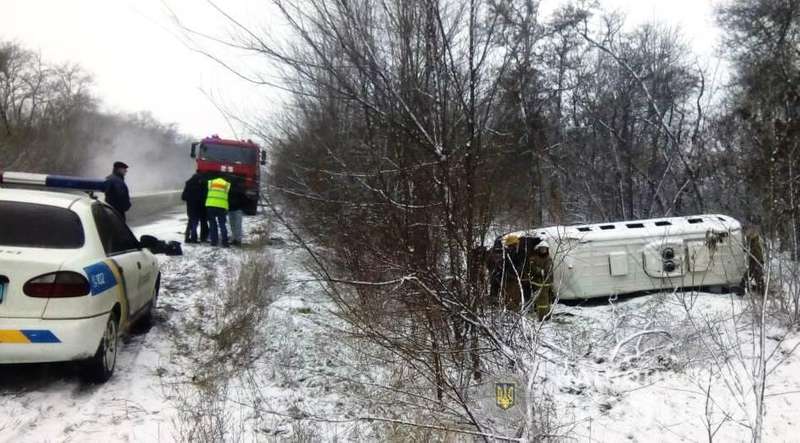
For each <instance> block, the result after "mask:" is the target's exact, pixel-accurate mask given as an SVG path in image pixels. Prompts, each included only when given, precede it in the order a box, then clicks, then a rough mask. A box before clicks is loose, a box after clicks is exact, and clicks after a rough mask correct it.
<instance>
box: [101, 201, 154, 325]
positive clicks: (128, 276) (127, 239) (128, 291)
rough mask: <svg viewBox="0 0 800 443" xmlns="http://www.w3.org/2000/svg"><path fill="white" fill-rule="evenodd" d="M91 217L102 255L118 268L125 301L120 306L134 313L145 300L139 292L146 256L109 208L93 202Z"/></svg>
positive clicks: (129, 314)
mask: <svg viewBox="0 0 800 443" xmlns="http://www.w3.org/2000/svg"><path fill="white" fill-rule="evenodd" d="M92 215H94V220H95V223H96V224H97V232H98V234H99V235H100V240H101V241H102V242H103V248H104V249H105V252H106V256H107V257H108V258H110V259H111V260H113V261H114V263H116V264H117V266H118V267H119V268H120V272H121V274H122V281H123V285H124V288H125V296H126V299H127V302H128V306H126V307H124V308H127V309H126V310H127V315H128V316H131V315H133V314H136V313H137V312H138V311H139V310H140V309H141V308H142V307H143V306H144V304H145V298H146V297H147V296H146V295H145V294H143V292H142V290H141V285H142V282H141V274H142V269H143V268H144V267H145V266H146V265H147V264H148V260H147V256H146V255H145V254H144V253H143V252H142V250H141V249H140V247H139V242H138V241H137V240H136V237H134V236H133V234H132V233H131V231H130V229H128V226H127V225H126V224H125V222H124V221H123V220H122V218H121V217H120V216H119V215H118V214H117V213H116V212H115V211H114V210H113V209H111V208H110V207H108V206H106V205H103V204H101V203H95V204H94V206H92ZM126 320H127V319H126Z"/></svg>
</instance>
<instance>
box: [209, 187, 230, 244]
mask: <svg viewBox="0 0 800 443" xmlns="http://www.w3.org/2000/svg"><path fill="white" fill-rule="evenodd" d="M230 190H231V184H230V182H228V181H227V180H225V179H224V178H222V177H217V178H215V179H213V180H209V181H208V195H207V197H206V215H207V216H208V224H209V230H210V232H209V234H210V237H211V246H217V245H218V244H219V240H220V233H221V234H222V246H223V247H225V248H227V247H228V228H227V226H225V219H226V218H227V215H228V193H229V192H230ZM218 227H219V228H218Z"/></svg>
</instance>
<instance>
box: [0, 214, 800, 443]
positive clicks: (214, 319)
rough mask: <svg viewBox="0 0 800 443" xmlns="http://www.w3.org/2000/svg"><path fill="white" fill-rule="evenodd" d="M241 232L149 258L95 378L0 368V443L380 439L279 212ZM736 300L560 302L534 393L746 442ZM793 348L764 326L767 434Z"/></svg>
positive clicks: (151, 230)
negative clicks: (152, 283) (150, 307)
mask: <svg viewBox="0 0 800 443" xmlns="http://www.w3.org/2000/svg"><path fill="white" fill-rule="evenodd" d="M184 223H185V216H184V215H183V214H182V212H181V211H179V210H175V211H174V212H173V213H170V214H169V215H168V216H165V217H163V218H162V219H160V220H150V221H147V222H146V223H144V224H143V225H141V226H137V227H135V228H134V231H135V233H136V234H137V236H139V235H142V234H153V235H156V236H157V237H159V238H161V239H165V240H182V237H183V235H182V232H183V226H184ZM245 229H246V232H247V237H246V242H249V243H250V244H249V246H247V247H245V248H242V249H212V248H211V247H209V246H204V245H184V254H185V255H184V256H182V257H166V256H159V260H160V261H161V269H162V290H161V294H160V298H159V307H158V311H157V312H158V313H157V321H156V324H155V326H154V327H153V328H152V329H151V330H150V331H147V332H143V331H139V332H138V333H136V334H133V335H131V336H129V337H126V338H125V341H124V344H123V345H122V347H121V350H120V353H119V356H118V361H117V368H116V372H115V374H114V376H113V378H112V379H111V380H110V381H109V382H107V383H106V384H104V385H92V384H88V383H85V382H83V381H81V379H80V377H79V376H78V373H77V370H76V368H75V367H73V366H71V365H62V364H58V365H13V366H3V367H0V395H1V397H0V441H9V442H20V441H22V442H29V441H30V442H40V441H59V442H60V441H74V442H87V441H103V442H108V441H142V442H154V441H285V440H289V441H319V440H322V441H332V440H337V441H376V440H385V438H382V437H384V434H381V432H382V431H383V430H385V428H383V427H381V426H379V425H377V424H375V423H370V422H367V421H365V420H359V417H364V416H379V415H381V414H388V413H390V410H387V409H381V408H379V407H377V406H376V405H375V404H372V403H371V402H370V401H369V399H370V397H371V396H373V395H374V392H373V391H371V390H370V388H369V386H370V383H380V378H381V375H382V374H381V368H376V367H373V366H370V364H369V361H368V360H367V359H364V358H362V357H359V353H358V349H357V346H356V347H354V346H353V343H351V342H350V341H349V340H347V339H343V338H342V337H343V335H342V334H339V333H337V328H340V327H344V325H342V324H341V322H340V320H339V319H338V318H337V317H336V315H334V309H333V306H332V305H331V304H330V302H329V301H328V300H327V298H326V297H325V294H324V292H323V291H322V290H321V288H320V286H319V285H318V284H317V283H315V282H314V279H313V274H312V273H311V272H310V271H308V270H307V269H306V266H305V261H306V255H305V253H304V252H303V250H302V248H299V247H298V246H296V245H294V243H293V242H292V241H291V237H290V235H289V233H288V232H287V231H286V230H285V229H284V228H282V227H280V226H279V225H278V224H272V225H271V226H268V225H267V224H266V223H264V222H263V220H259V219H258V218H255V217H251V218H246V219H245ZM247 269H251V270H255V274H254V275H251V276H250V277H247V275H246V272H247V271H246V270H247ZM243 270H245V271H243ZM268 275H269V276H271V277H269V278H267V277H266V276H268ZM265 281H267V282H268V283H264V282H265ZM251 292H252V293H256V294H257V295H258V299H254V298H252V295H251V296H250V297H249V298H248V296H246V295H245V294H247V293H251ZM746 308H747V305H746V303H745V301H744V300H743V299H741V298H739V297H737V296H735V295H728V294H688V295H685V294H655V295H648V296H641V297H633V298H626V299H620V300H601V301H598V302H592V303H584V304H573V305H558V306H557V308H556V315H555V317H554V319H553V321H551V322H549V323H546V324H545V325H544V326H543V327H542V329H541V337H542V340H541V352H540V353H539V356H540V357H539V358H538V362H539V363H538V364H539V366H538V371H537V373H536V376H535V385H536V389H534V392H532V393H529V395H532V396H535V397H536V398H537V402H542V401H545V402H546V404H547V405H549V406H548V407H549V408H550V411H549V413H550V415H551V417H550V418H551V420H552V421H553V423H555V424H557V425H558V426H557V433H558V435H561V436H563V437H565V438H564V440H566V441H587V442H588V441H607V442H614V441H709V434H710V433H713V437H714V439H715V440H719V441H749V440H750V434H749V430H748V426H751V425H752V424H753V421H754V420H755V415H754V411H753V410H752V403H751V401H750V399H751V398H752V389H753V386H752V384H751V383H750V380H752V377H750V374H751V371H752V368H753V367H754V366H753V365H754V363H753V362H754V361H755V359H754V357H755V352H756V349H757V347H756V346H754V343H755V342H754V341H753V339H754V336H753V335H752V331H750V330H749V328H748V327H747V325H746V324H744V323H740V322H739V321H734V319H741V318H742V317H741V315H740V314H741V313H742V312H743V311H745V310H746ZM799 343H800V335H799V334H798V333H797V332H795V331H788V330H785V329H781V328H771V329H770V331H769V334H768V337H767V339H766V343H765V347H766V349H767V352H768V354H769V355H770V356H771V360H770V362H769V363H768V365H767V370H769V371H771V372H770V373H769V375H768V378H767V386H766V388H765V405H766V418H765V421H764V430H765V432H764V439H765V441H797V439H798V436H800V418H798V416H797V413H796V410H797V408H798V407H800V361H798V358H799V356H798V355H797V354H796V353H794V352H793V350H794V348H795V347H796V346H797V345H798V344H799ZM773 351H774V352H773ZM502 421H503V418H502V416H500V420H499V422H498V423H497V426H496V429H494V431H497V432H499V433H503V435H508V434H507V432H509V429H513V428H514V426H513V423H502ZM450 437H451V438H452V437H453V436H452V435H451V436H450Z"/></svg>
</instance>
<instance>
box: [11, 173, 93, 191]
mask: <svg viewBox="0 0 800 443" xmlns="http://www.w3.org/2000/svg"><path fill="white" fill-rule="evenodd" d="M0 184H3V185H19V186H31V187H45V188H59V189H78V190H81V191H99V192H104V191H105V189H106V181H105V180H101V179H92V178H84V177H70V176H66V175H46V174H31V173H29V172H0Z"/></svg>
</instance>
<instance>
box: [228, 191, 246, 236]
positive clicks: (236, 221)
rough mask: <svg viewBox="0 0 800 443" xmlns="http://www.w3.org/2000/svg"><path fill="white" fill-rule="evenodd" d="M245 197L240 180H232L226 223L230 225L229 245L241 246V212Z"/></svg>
mask: <svg viewBox="0 0 800 443" xmlns="http://www.w3.org/2000/svg"><path fill="white" fill-rule="evenodd" d="M244 204H245V195H244V183H242V180H232V183H231V192H230V194H229V199H228V205H229V208H228V221H229V222H230V224H231V244H232V245H233V246H241V245H242V210H243V209H244Z"/></svg>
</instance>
